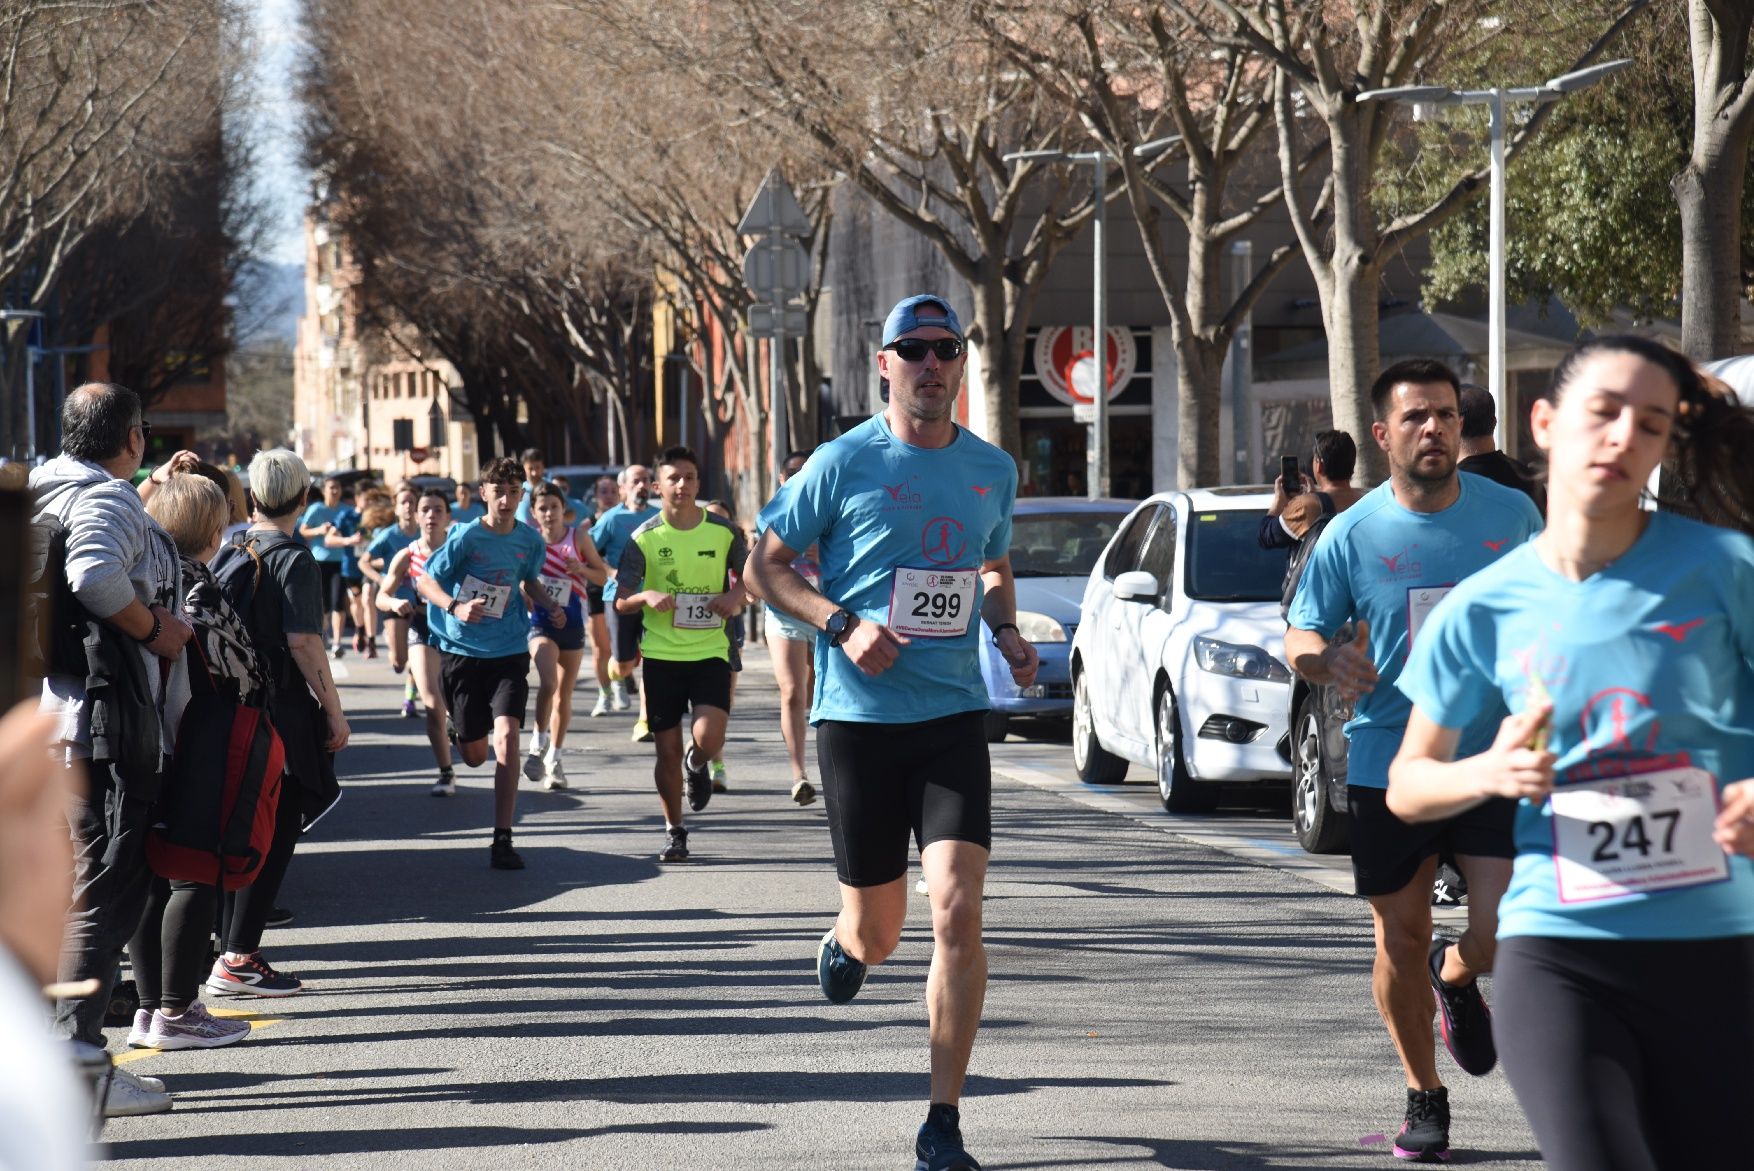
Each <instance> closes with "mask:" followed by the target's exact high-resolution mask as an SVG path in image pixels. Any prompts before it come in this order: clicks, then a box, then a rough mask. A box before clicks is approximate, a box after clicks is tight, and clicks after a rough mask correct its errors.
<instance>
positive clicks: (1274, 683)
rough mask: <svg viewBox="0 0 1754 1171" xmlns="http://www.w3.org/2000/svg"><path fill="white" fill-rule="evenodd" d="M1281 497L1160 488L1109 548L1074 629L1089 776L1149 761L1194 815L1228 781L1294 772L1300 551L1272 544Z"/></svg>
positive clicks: (1076, 759)
mask: <svg viewBox="0 0 1754 1171" xmlns="http://www.w3.org/2000/svg"><path fill="white" fill-rule="evenodd" d="M1272 499H1273V497H1272V493H1271V492H1269V491H1266V490H1263V489H1261V488H1258V487H1238V488H1210V489H1193V490H1190V491H1186V492H1160V493H1158V494H1157V495H1155V496H1153V497H1151V498H1150V499H1149V500H1147V501H1145V502H1144V503H1143V504H1140V505H1139V506H1138V507H1137V508H1135V509H1134V510H1133V512H1132V514H1131V515H1130V516H1128V517H1127V520H1126V522H1125V523H1124V524H1122V525H1121V527H1120V529H1119V530H1118V531H1117V532H1116V533H1115V536H1114V538H1113V540H1111V541H1110V542H1109V544H1108V547H1107V548H1106V549H1105V550H1104V551H1103V554H1102V557H1101V558H1100V559H1099V560H1098V561H1097V563H1096V567H1095V568H1094V569H1092V570H1091V572H1090V579H1089V581H1088V582H1087V583H1086V584H1085V587H1084V603H1083V614H1082V617H1081V620H1080V621H1079V623H1078V630H1077V633H1076V634H1075V635H1074V636H1073V639H1072V656H1071V669H1072V759H1073V763H1074V765H1075V766H1076V767H1077V770H1078V775H1079V777H1080V778H1082V779H1083V780H1084V781H1085V782H1086V783H1088V784H1097V785H1104V784H1115V783H1117V782H1119V781H1120V780H1121V778H1122V777H1124V776H1125V775H1126V771H1127V763H1128V762H1129V761H1132V762H1135V763H1138V764H1142V765H1145V766H1146V767H1148V768H1151V769H1154V770H1156V773H1157V788H1158V793H1159V795H1160V796H1161V797H1162V798H1163V804H1164V807H1165V808H1166V809H1169V810H1171V811H1173V812H1177V813H1181V812H1197V811H1203V810H1209V809H1211V808H1212V807H1213V806H1214V805H1216V804H1217V801H1218V786H1219V784H1221V783H1234V782H1258V781H1266V780H1272V781H1287V780H1290V778H1291V766H1290V757H1289V755H1288V746H1289V738H1288V737H1287V735H1286V716H1287V710H1288V708H1289V706H1290V690H1291V673H1290V671H1288V670H1287V669H1286V666H1285V661H1284V659H1285V622H1284V620H1283V619H1282V618H1281V617H1280V616H1279V594H1280V589H1281V587H1282V584H1283V582H1284V577H1285V563H1286V553H1285V551H1284V550H1283V549H1279V550H1272V551H1267V550H1263V549H1261V547H1260V545H1259V544H1258V534H1259V532H1260V525H1261V520H1262V518H1263V517H1265V516H1266V513H1267V507H1268V505H1269V504H1271V503H1272Z"/></svg>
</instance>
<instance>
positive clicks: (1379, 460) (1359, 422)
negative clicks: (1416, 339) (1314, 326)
mask: <svg viewBox="0 0 1754 1171" xmlns="http://www.w3.org/2000/svg"><path fill="white" fill-rule="evenodd" d="M1375 276H1376V274H1375V272H1374V270H1372V271H1371V272H1370V274H1369V276H1368V278H1367V277H1366V276H1364V275H1362V274H1359V275H1352V274H1347V273H1341V274H1338V275H1337V276H1336V277H1335V280H1334V282H1333V293H1332V295H1330V296H1327V297H1324V298H1323V301H1322V324H1323V326H1324V327H1325V328H1326V330H1327V334H1328V394H1329V398H1330V401H1331V402H1332V403H1333V409H1334V426H1335V427H1337V428H1339V429H1340V430H1342V431H1344V432H1346V434H1348V435H1350V436H1352V440H1353V442H1354V443H1356V444H1357V445H1358V472H1357V478H1358V479H1361V480H1363V482H1364V483H1365V484H1367V485H1376V484H1380V483H1382V482H1383V480H1384V479H1386V478H1387V476H1388V463H1387V459H1386V457H1385V456H1384V455H1383V452H1382V449H1381V448H1380V447H1378V446H1377V445H1376V439H1375V437H1374V436H1373V435H1372V434H1371V429H1370V427H1371V423H1373V422H1374V421H1375V416H1374V415H1373V413H1372V411H1371V408H1370V384H1371V383H1372V382H1375V381H1376V376H1377V373H1378V371H1379V368H1380V367H1381V365H1382V358H1381V355H1380V352H1379V338H1378V336H1377V327H1378V321H1379V313H1378V306H1377V291H1376V279H1375Z"/></svg>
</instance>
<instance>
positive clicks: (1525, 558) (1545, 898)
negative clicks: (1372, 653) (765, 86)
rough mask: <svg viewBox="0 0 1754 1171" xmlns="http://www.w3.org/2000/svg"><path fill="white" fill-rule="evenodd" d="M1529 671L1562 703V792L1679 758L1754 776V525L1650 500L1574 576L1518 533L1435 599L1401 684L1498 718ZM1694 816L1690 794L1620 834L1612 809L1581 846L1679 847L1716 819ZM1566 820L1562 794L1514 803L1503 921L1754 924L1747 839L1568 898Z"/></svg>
mask: <svg viewBox="0 0 1754 1171" xmlns="http://www.w3.org/2000/svg"><path fill="white" fill-rule="evenodd" d="M1531 681H1538V683H1539V689H1544V690H1545V692H1546V694H1547V695H1548V697H1549V699H1550V702H1551V703H1552V704H1553V722H1552V731H1551V733H1550V735H1549V740H1548V747H1549V749H1550V750H1551V751H1552V752H1553V753H1554V754H1555V755H1556V756H1558V758H1559V760H1558V764H1557V766H1556V770H1557V773H1556V775H1557V781H1558V784H1557V787H1556V792H1560V793H1563V791H1564V789H1565V788H1566V786H1568V785H1582V784H1587V783H1589V782H1592V781H1599V780H1603V779H1606V778H1610V777H1616V776H1626V775H1633V776H1634V779H1635V780H1636V776H1637V774H1648V773H1649V772H1651V771H1652V770H1663V769H1675V768H1679V767H1692V768H1696V769H1702V770H1704V771H1705V772H1707V773H1709V774H1711V775H1712V776H1714V777H1716V778H1717V782H1718V787H1719V788H1720V789H1721V788H1722V786H1723V785H1724V784H1725V783H1726V782H1730V781H1739V780H1743V779H1745V778H1747V777H1750V776H1754V541H1750V540H1749V539H1748V538H1747V537H1745V536H1743V535H1742V534H1740V533H1733V532H1730V531H1728V530H1726V529H1719V528H1714V527H1712V526H1709V525H1704V524H1700V523H1698V522H1696V521H1690V520H1686V519H1684V518H1682V517H1677V516H1674V515H1671V514H1669V513H1662V512H1658V513H1652V514H1651V519H1650V527H1649V528H1647V529H1646V530H1645V531H1644V534H1643V536H1641V537H1640V538H1639V539H1638V541H1637V542H1636V543H1634V544H1633V546H1632V548H1631V549H1629V550H1627V551H1626V554H1625V555H1624V556H1622V557H1621V558H1620V559H1619V560H1618V561H1616V562H1614V563H1613V564H1612V565H1610V566H1609V567H1608V568H1606V569H1604V570H1602V571H1601V572H1599V573H1597V574H1594V575H1593V576H1591V577H1590V578H1588V579H1587V580H1585V581H1581V582H1574V581H1572V580H1570V579H1569V578H1566V577H1562V576H1561V575H1559V574H1557V573H1555V572H1554V571H1553V570H1551V569H1549V568H1548V567H1547V564H1546V563H1545V562H1544V561H1542V560H1541V558H1540V556H1539V555H1538V554H1537V553H1536V552H1535V549H1534V547H1533V546H1532V545H1531V546H1527V547H1524V548H1522V549H1519V550H1517V551H1516V552H1515V553H1513V554H1511V555H1510V556H1508V557H1506V558H1505V559H1504V560H1503V561H1501V562H1499V563H1498V564H1497V565H1494V566H1493V567H1491V568H1490V569H1487V570H1483V571H1482V572H1481V573H1479V574H1478V575H1476V576H1475V577H1472V578H1470V579H1469V580H1468V581H1467V582H1466V583H1465V584H1464V585H1462V586H1461V587H1460V588H1458V589H1457V590H1456V591H1455V593H1454V594H1453V595H1451V596H1450V597H1449V599H1448V600H1446V601H1445V602H1444V604H1443V605H1442V606H1441V607H1439V608H1438V610H1437V611H1436V613H1434V614H1433V615H1432V616H1431V620H1430V622H1428V623H1427V624H1426V626H1425V628H1424V629H1423V630H1422V631H1421V632H1420V636H1419V642H1418V645H1417V646H1416V648H1415V649H1414V654H1413V657H1412V660H1411V661H1410V662H1409V663H1408V664H1407V669H1406V671H1405V672H1404V673H1403V674H1402V676H1401V688H1402V690H1403V691H1405V692H1406V693H1407V694H1408V695H1409V696H1411V697H1412V702H1413V703H1414V704H1416V705H1417V706H1418V708H1419V710H1420V711H1422V712H1424V713H1425V714H1426V715H1427V716H1429V717H1430V718H1431V719H1432V720H1434V721H1435V722H1437V723H1438V724H1439V725H1441V726H1444V727H1450V728H1453V727H1457V726H1459V725H1461V724H1466V723H1469V722H1472V721H1475V720H1480V719H1489V720H1491V721H1492V722H1493V724H1494V725H1496V724H1497V723H1498V722H1499V721H1501V720H1502V719H1503V718H1504V717H1505V716H1506V715H1508V714H1509V712H1510V711H1512V710H1516V711H1521V710H1523V709H1524V708H1526V707H1527V706H1528V705H1529V693H1530V690H1531V688H1532V686H1533V684H1532V682H1531ZM1537 694H1538V692H1537ZM1461 755H1468V754H1466V753H1458V756H1461ZM1690 816H1691V813H1690V811H1689V810H1686V809H1682V810H1681V811H1680V812H1679V814H1678V815H1677V816H1675V817H1673V818H1672V819H1670V818H1667V817H1665V818H1648V819H1645V820H1644V824H1641V825H1640V826H1639V827H1638V828H1637V829H1636V830H1631V831H1630V832H1627V831H1621V832H1619V833H1613V834H1612V840H1609V838H1610V834H1611V833H1612V831H1611V830H1610V828H1608V826H1607V823H1603V828H1602V829H1600V830H1595V829H1584V828H1583V827H1584V826H1586V825H1587V821H1584V822H1577V823H1575V824H1576V825H1577V826H1578V829H1579V833H1580V834H1581V835H1584V836H1582V838H1581V840H1583V841H1585V843H1586V845H1585V852H1586V853H1587V854H1588V855H1596V854H1600V853H1602V852H1603V851H1606V852H1607V853H1608V855H1611V856H1615V857H1608V858H1606V859H1605V860H1606V861H1611V862H1614V863H1619V861H1620V859H1621V858H1624V859H1625V860H1626V862H1627V863H1631V861H1632V859H1633V858H1634V857H1637V858H1638V862H1637V863H1636V865H1637V866H1639V867H1641V868H1643V867H1645V866H1646V864H1647V862H1648V863H1651V864H1653V865H1662V864H1664V863H1665V862H1666V861H1667V860H1668V859H1672V858H1674V857H1676V854H1675V850H1674V847H1675V846H1676V845H1677V843H1679V844H1680V845H1681V847H1682V848H1683V849H1685V848H1686V843H1687V842H1688V840H1689V838H1690V837H1691V834H1690V833H1689V832H1688V831H1690V830H1698V829H1700V828H1706V832H1707V833H1709V829H1708V827H1700V826H1697V825H1695V824H1692V823H1691V822H1689V821H1688V820H1685V819H1688V818H1690ZM1671 820H1672V821H1673V824H1671ZM1560 828H1561V827H1560V826H1558V825H1556V824H1555V818H1554V813H1553V805H1552V803H1551V801H1543V802H1542V803H1541V804H1539V805H1536V804H1533V803H1531V802H1529V801H1526V800H1525V801H1522V802H1520V803H1519V805H1518V808H1517V819H1516V846H1517V856H1516V866H1515V870H1514V872H1513V874H1512V877H1511V883H1510V889H1509V891H1507V892H1506V893H1505V896H1504V899H1503V900H1502V901H1501V902H1500V903H1499V905H1498V934H1499V936H1500V937H1501V938H1507V937H1509V936H1513V935H1541V936H1559V937H1563V938H1571V939H1716V938H1723V937H1726V936H1733V935H1749V934H1754V863H1750V862H1749V861H1748V859H1746V858H1741V857H1734V858H1729V859H1727V862H1728V866H1727V874H1728V877H1727V880H1722V881H1705V882H1704V883H1703V884H1702V885H1693V886H1687V887H1684V888H1677V889H1670V890H1658V891H1654V892H1651V893H1631V894H1620V895H1615V896H1611V897H1602V895H1601V892H1600V891H1599V890H1592V889H1590V888H1589V887H1587V886H1582V885H1581V884H1576V883H1574V885H1573V886H1572V888H1571V890H1570V892H1569V893H1570V894H1571V896H1572V897H1571V898H1569V899H1568V900H1566V901H1562V900H1561V898H1560V882H1559V863H1558V862H1557V861H1556V860H1555V856H1554V855H1555V850H1556V845H1555V843H1556V841H1557V838H1556V833H1557V831H1558V830H1559V829H1560ZM1629 829H1630V827H1629ZM1694 840H1697V839H1694ZM1712 849H1713V850H1714V851H1715V850H1717V847H1716V846H1715V845H1714V846H1712ZM1719 854H1720V856H1721V851H1719ZM1665 856H1667V858H1666V857H1665ZM1573 873H1574V874H1575V873H1576V872H1575V871H1573Z"/></svg>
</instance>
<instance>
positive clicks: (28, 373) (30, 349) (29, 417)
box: [0, 309, 43, 464]
mask: <svg viewBox="0 0 1754 1171" xmlns="http://www.w3.org/2000/svg"><path fill="white" fill-rule="evenodd" d="M42 319H43V313H42V310H40V309H0V321H41V320H42ZM24 429H25V440H24V441H25V450H24V455H25V459H26V460H28V461H29V462H31V463H32V464H34V463H36V462H37V349H36V347H35V346H32V345H28V344H27V345H26V346H25V347H24Z"/></svg>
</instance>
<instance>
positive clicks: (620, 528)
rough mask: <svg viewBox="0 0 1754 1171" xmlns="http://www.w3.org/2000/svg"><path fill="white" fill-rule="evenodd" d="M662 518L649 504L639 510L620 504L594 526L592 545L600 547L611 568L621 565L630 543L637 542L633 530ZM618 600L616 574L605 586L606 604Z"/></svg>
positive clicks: (600, 552) (598, 519) (599, 550)
mask: <svg viewBox="0 0 1754 1171" xmlns="http://www.w3.org/2000/svg"><path fill="white" fill-rule="evenodd" d="M657 515H658V506H657V505H655V504H648V505H646V506H645V507H644V508H641V509H638V510H635V509H632V508H629V507H628V506H627V505H625V504H617V505H616V506H615V507H614V508H611V509H610V510H609V511H608V512H605V513H604V514H603V515H602V516H600V517H598V518H597V523H596V524H594V525H592V526H591V542H592V544H594V545H596V546H597V552H598V553H599V554H600V555H601V556H602V558H603V563H604V564H605V565H608V566H609V567H610V568H611V569H613V568H615V567H616V566H618V565H620V564H621V555H622V553H624V552H625V551H626V550H627V543H628V542H629V541H630V540H632V539H633V530H635V529H637V528H639V527H640V526H641V525H643V524H645V523H646V522H647V521H648V520H651V519H652V518H653V517H654V516H657ZM614 600H615V575H614V574H613V573H611V574H610V575H609V580H608V581H606V582H604V583H603V601H604V604H605V605H606V604H608V603H610V602H613V601H614Z"/></svg>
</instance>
